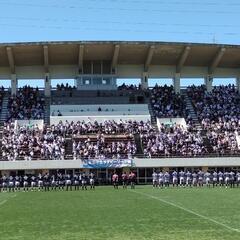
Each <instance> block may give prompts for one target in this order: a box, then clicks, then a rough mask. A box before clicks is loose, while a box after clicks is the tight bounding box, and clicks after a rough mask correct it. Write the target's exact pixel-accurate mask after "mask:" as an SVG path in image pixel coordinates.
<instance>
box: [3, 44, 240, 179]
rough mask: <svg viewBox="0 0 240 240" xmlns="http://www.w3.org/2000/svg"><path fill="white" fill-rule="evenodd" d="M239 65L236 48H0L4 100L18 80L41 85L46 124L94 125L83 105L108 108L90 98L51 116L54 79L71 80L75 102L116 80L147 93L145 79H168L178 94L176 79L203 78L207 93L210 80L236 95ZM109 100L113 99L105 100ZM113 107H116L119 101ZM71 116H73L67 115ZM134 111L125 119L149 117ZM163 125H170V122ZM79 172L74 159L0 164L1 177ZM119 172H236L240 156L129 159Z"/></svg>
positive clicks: (14, 90) (13, 91) (61, 106)
mask: <svg viewBox="0 0 240 240" xmlns="http://www.w3.org/2000/svg"><path fill="white" fill-rule="evenodd" d="M239 64H240V46H238V45H223V44H195V43H167V42H109V41H106V42H103V41H101V42H96V41H92V42H91V41H79V42H38V43H6V44H0V80H2V81H6V80H11V93H10V94H11V95H12V96H15V95H16V94H17V90H18V80H21V79H24V80H26V81H27V80H28V79H29V81H30V80H31V81H34V79H36V80H39V79H43V80H44V84H45V87H44V89H43V93H44V96H45V103H46V108H45V109H46V110H45V117H44V119H43V120H44V122H45V123H46V124H50V123H52V122H53V121H59V120H73V119H75V121H76V120H79V119H80V120H82V119H83V117H89V116H92V118H91V119H92V120H96V119H98V120H99V116H97V115H98V113H96V111H95V112H94V111H93V113H91V111H90V112H88V114H87V115H85V116H83V115H84V114H81V110H82V109H83V108H84V107H83V105H87V106H88V107H89V106H90V105H94V106H96V108H97V106H99V105H100V104H103V105H104V104H110V102H98V98H95V99H94V100H93V97H92V95H91V94H90V95H89V103H88V100H86V102H85V103H84V104H81V110H77V109H76V106H77V105H80V104H79V103H78V102H77V103H75V102H74V100H76V99H75V98H74V99H73V100H72V102H71V99H70V100H69V102H68V104H66V105H68V106H71V107H70V110H69V109H68V110H66V115H64V114H63V116H51V112H52V109H51V107H52V108H54V105H57V104H56V102H57V101H55V104H51V103H52V102H53V99H54V98H55V97H56V96H57V97H58V98H56V99H59V98H62V95H59V96H58V95H56V94H55V92H54V91H53V89H51V81H53V80H54V79H75V86H76V91H75V93H74V94H75V95H76V97H78V96H81V94H82V95H84V96H87V94H88V93H92V92H94V91H97V92H98V94H99V93H100V92H103V93H106V92H114V91H117V83H116V81H117V79H121V78H123V79H125V78H128V79H130V78H134V79H135V78H139V79H141V88H142V90H143V91H144V90H146V89H147V88H148V80H149V79H150V78H151V79H154V78H156V79H160V78H171V79H172V80H173V87H174V91H175V92H176V93H180V92H181V84H180V83H181V78H204V79H205V85H206V89H207V91H208V92H211V90H212V88H213V86H212V84H213V78H235V79H236V87H237V89H238V91H239V92H240V71H239ZM0 85H1V84H0ZM54 94H55V95H54ZM136 97H137V98H136V99H137V100H136V102H135V103H136V104H138V103H145V104H148V102H146V101H144V100H142V98H141V95H138V96H136ZM113 98H114V96H113V97H112V98H111V99H113ZM116 98H117V97H116ZM95 100H96V101H95ZM6 101H7V100H6ZM94 101H95V102H94ZM119 101H120V102H118V103H119V104H121V100H119ZM3 104H4V103H3ZM5 104H7V103H5ZM52 105H53V106H52ZM64 105H65V104H64V103H62V102H61V103H60V104H58V105H57V108H58V109H59V110H60V111H62V109H64ZM57 108H56V111H57ZM119 108H121V109H122V106H121V107H116V111H118V109H119ZM3 110H4V107H3ZM74 111H75V113H74V114H71V113H73V112H74ZM82 111H83V110H82ZM121 111H122V112H121V113H119V114H120V115H117V116H115V117H116V118H124V117H123V116H125V117H126V114H125V113H124V111H125V110H121ZM134 111H137V110H133V111H132V115H130V116H129V117H128V119H133V120H136V119H137V120H143V119H140V118H141V117H139V116H144V117H143V118H144V120H146V119H148V118H149V119H151V117H152V116H151V113H150V112H147V111H146V112H143V113H142V112H141V114H140V113H136V114H134V113H135V112H134ZM139 111H140V110H139ZM46 115H48V116H46ZM113 115H114V114H113ZM97 117H98V118H97ZM112 117H113V116H112V115H111V114H109V113H107V114H106V115H104V114H103V116H102V118H104V119H106V120H110V119H112ZM54 119H55V120H54ZM169 119H170V120H171V118H169ZM1 120H2V124H3V122H4V121H5V120H6V119H4V111H2V113H1ZM51 121H52V122H51ZM84 166H85V165H84V161H82V160H80V159H76V160H73V159H67V160H32V161H20V160H19V161H18V160H16V161H0V170H1V171H2V172H10V171H17V170H19V171H23V170H27V171H31V170H32V171H35V170H43V169H44V170H46V171H48V170H57V169H70V170H73V171H75V170H76V171H78V170H79V169H83V168H84ZM113 166H114V165H113ZM122 166H123V167H125V168H124V169H125V170H128V169H130V168H133V169H136V171H137V174H138V177H140V178H142V179H146V178H147V177H148V175H150V172H152V169H153V168H159V167H162V168H165V169H173V168H176V167H178V168H192V169H193V168H200V167H201V168H203V169H207V168H208V167H209V168H217V167H219V168H228V167H233V168H235V169H239V167H240V156H239V155H234V156H231V155H228V156H224V157H219V156H215V155H210V156H204V157H178V156H174V157H161V158H151V159H149V158H146V157H138V156H137V155H136V156H134V157H133V158H132V159H131V165H129V166H127V165H126V166H124V165H122ZM96 168H97V166H96ZM98 171H99V172H101V173H104V172H105V173H106V174H107V172H108V171H109V169H108V168H103V169H102V170H99V169H98ZM148 172H149V173H148ZM144 181H145V180H144Z"/></svg>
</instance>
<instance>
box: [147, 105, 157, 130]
mask: <svg viewBox="0 0 240 240" xmlns="http://www.w3.org/2000/svg"><path fill="white" fill-rule="evenodd" d="M148 110H149V113H150V116H151V124H152V127H153V129H154V131H155V132H159V130H158V126H157V118H156V116H155V114H154V111H153V108H152V104H151V103H149V104H148Z"/></svg>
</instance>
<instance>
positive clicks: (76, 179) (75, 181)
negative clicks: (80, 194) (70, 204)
mask: <svg viewBox="0 0 240 240" xmlns="http://www.w3.org/2000/svg"><path fill="white" fill-rule="evenodd" d="M73 185H74V190H75V191H76V190H79V188H80V186H79V185H80V183H79V176H78V174H76V173H75V174H74V175H73Z"/></svg>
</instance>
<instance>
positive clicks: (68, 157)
mask: <svg viewBox="0 0 240 240" xmlns="http://www.w3.org/2000/svg"><path fill="white" fill-rule="evenodd" d="M222 157H240V150H239V151H238V152H236V153H230V152H228V153H224V154H218V153H206V154H199V155H194V156H183V155H171V156H170V155H169V156H167V155H164V154H163V155H155V156H152V157H148V156H146V155H144V154H135V155H133V159H143V158H144V159H163V158H165V159H166V158H169V159H170V158H192V159H194V158H222ZM88 159H99V160H104V159H116V157H113V156H111V155H109V156H106V157H105V158H100V157H95V158H94V157H87V158H82V157H77V158H76V160H88ZM120 159H128V156H127V155H125V154H122V155H121V158H120ZM36 160H42V161H46V160H59V161H63V160H75V159H74V158H73V155H71V154H68V155H65V156H64V159H57V158H55V159H49V158H41V157H39V158H38V157H33V158H32V160H31V161H36ZM0 161H8V160H3V159H2V158H1V157H0ZM14 161H29V160H24V157H20V158H18V159H16V160H14Z"/></svg>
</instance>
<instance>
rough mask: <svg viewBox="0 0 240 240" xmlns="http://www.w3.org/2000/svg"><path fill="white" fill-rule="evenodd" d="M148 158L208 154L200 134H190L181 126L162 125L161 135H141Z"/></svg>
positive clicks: (153, 133)
mask: <svg viewBox="0 0 240 240" xmlns="http://www.w3.org/2000/svg"><path fill="white" fill-rule="evenodd" d="M141 139H142V144H143V148H144V149H143V151H144V155H145V156H146V157H150V158H151V157H157V156H165V157H170V156H188V157H194V156H200V155H203V154H205V153H207V149H206V147H205V146H204V143H203V138H202V136H201V134H200V132H190V131H188V130H187V129H185V128H184V127H183V126H181V125H177V124H173V125H172V126H167V125H164V124H162V125H161V126H160V131H159V133H155V132H150V133H147V134H141Z"/></svg>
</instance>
